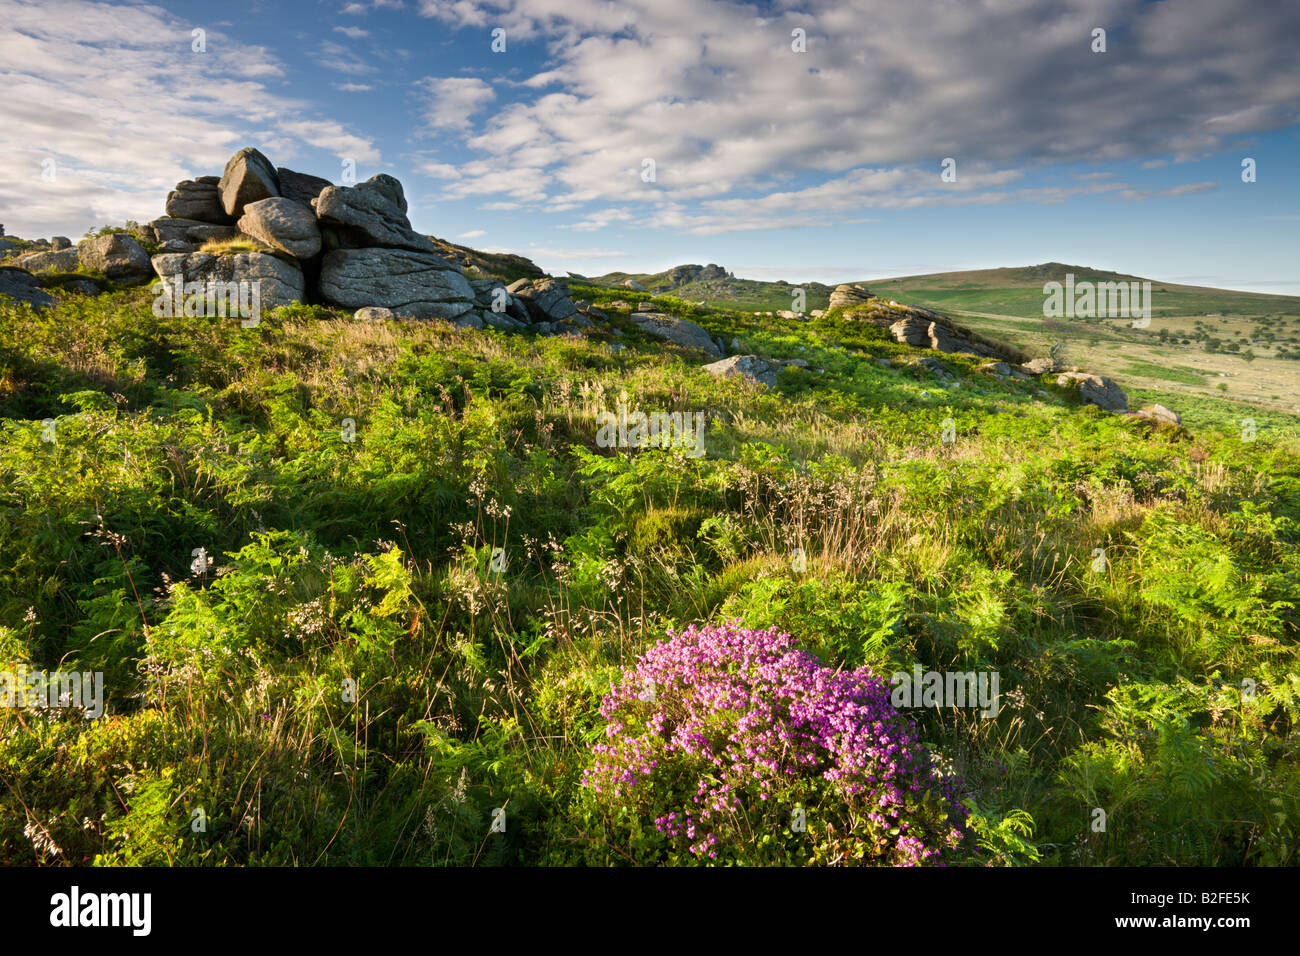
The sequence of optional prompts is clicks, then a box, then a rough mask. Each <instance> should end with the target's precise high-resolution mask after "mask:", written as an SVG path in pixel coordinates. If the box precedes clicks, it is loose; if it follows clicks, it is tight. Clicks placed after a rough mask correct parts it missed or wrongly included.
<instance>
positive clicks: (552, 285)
mask: <svg viewBox="0 0 1300 956" xmlns="http://www.w3.org/2000/svg"><path fill="white" fill-rule="evenodd" d="M506 291H507V292H509V293H510V294H511V295H513V296H516V297H518V298H519V299H520V300H522V301H523V304H524V307H525V308H526V309H527V310H528V314H529V316H530V317H531V318H532V320H533V321H534V322H558V321H560V320H561V319H567V318H569V316H571V315H573V314H574V313H576V312H577V311H578V310H577V308H576V307H575V306H574V304H573V300H572V299H570V298H569V287H568V285H566V284H565V283H564V282H563V281H562V280H560V279H519V280H518V281H516V282H512V283H510V285H508V286H506Z"/></svg>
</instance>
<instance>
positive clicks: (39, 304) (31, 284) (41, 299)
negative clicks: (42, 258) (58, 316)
mask: <svg viewBox="0 0 1300 956" xmlns="http://www.w3.org/2000/svg"><path fill="white" fill-rule="evenodd" d="M0 295H7V296H9V297H10V298H12V299H17V300H18V301H19V302H27V303H30V304H31V305H32V306H33V307H35V308H36V309H46V308H49V307H50V306H52V305H53V304H54V297H53V296H51V295H50V294H49V293H48V292H46V291H45V290H44V289H42V288H40V286H38V285H37V284H36V277H35V276H34V275H32V274H31V273H30V272H28V271H27V270H26V269H15V268H13V267H12V266H0Z"/></svg>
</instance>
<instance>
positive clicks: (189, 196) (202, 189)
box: [166, 176, 235, 224]
mask: <svg viewBox="0 0 1300 956" xmlns="http://www.w3.org/2000/svg"><path fill="white" fill-rule="evenodd" d="M220 183H221V177H220V176H200V177H199V178H198V179H186V180H184V181H182V182H179V183H177V184H176V188H175V189H173V190H172V191H171V192H170V193H168V194H167V205H166V210H167V215H168V216H170V217H171V218H173V219H197V220H199V221H201V222H212V223H218V224H233V223H234V221H235V220H234V218H233V217H231V216H229V215H227V214H226V210H225V207H224V206H223V205H222V203H221V190H220V189H219V188H218V186H219V185H220Z"/></svg>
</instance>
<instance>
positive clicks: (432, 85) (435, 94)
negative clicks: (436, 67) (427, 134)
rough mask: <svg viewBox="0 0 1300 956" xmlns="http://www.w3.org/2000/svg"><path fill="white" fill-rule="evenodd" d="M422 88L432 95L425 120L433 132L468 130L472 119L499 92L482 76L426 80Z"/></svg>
mask: <svg viewBox="0 0 1300 956" xmlns="http://www.w3.org/2000/svg"><path fill="white" fill-rule="evenodd" d="M416 86H417V88H418V89H421V90H423V91H425V92H427V93H428V94H429V96H430V102H429V105H428V108H427V109H426V111H425V118H426V120H427V121H428V124H429V126H430V127H431V128H433V129H468V128H469V125H470V123H469V118H470V117H471V116H473V115H474V114H475V113H477V112H478V111H479V110H481V109H482V108H483V107H484V106H486V105H487V104H488V103H491V102H492V100H494V99H496V92H495V91H494V90H493V89H492V87H490V86H488V84H487V83H485V82H484V81H483V80H480V79H479V78H478V77H469V76H451V77H443V78H438V77H432V76H430V77H425V78H424V79H423V80H421V81H420V82H419V83H418V84H416Z"/></svg>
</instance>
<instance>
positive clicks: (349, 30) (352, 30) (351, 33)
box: [334, 27, 370, 40]
mask: <svg viewBox="0 0 1300 956" xmlns="http://www.w3.org/2000/svg"><path fill="white" fill-rule="evenodd" d="M334 32H335V33H342V34H343V35H344V36H347V37H351V38H352V39H354V40H360V39H361V38H362V37H368V36H370V31H369V30H363V29H361V28H360V27H335V28H334Z"/></svg>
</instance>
